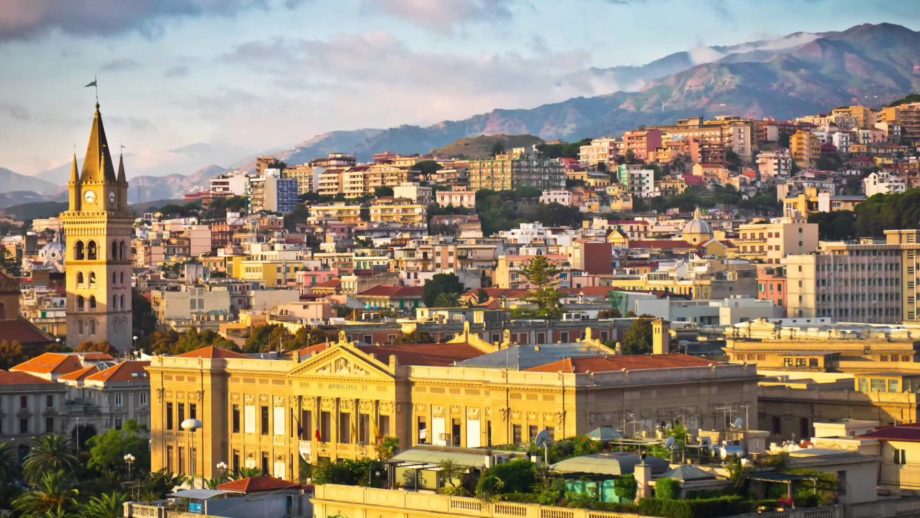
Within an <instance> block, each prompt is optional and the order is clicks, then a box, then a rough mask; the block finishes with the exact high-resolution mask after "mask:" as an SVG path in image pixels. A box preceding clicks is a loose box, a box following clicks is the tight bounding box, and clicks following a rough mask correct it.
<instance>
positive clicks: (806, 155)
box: [789, 130, 821, 169]
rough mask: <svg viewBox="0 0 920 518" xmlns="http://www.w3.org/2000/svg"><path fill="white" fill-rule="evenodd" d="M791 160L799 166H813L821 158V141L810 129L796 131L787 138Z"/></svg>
mask: <svg viewBox="0 0 920 518" xmlns="http://www.w3.org/2000/svg"><path fill="white" fill-rule="evenodd" d="M789 148H790V151H791V152H792V160H793V161H795V164H796V165H797V166H799V167H801V168H803V169H804V168H807V167H813V166H814V165H815V163H816V162H817V161H818V159H819V158H821V141H820V140H819V139H818V137H817V136H815V135H814V134H813V133H812V132H810V131H805V130H799V131H796V132H795V133H794V134H793V135H792V137H791V138H790V139H789Z"/></svg>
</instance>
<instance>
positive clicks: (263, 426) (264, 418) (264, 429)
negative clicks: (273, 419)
mask: <svg viewBox="0 0 920 518" xmlns="http://www.w3.org/2000/svg"><path fill="white" fill-rule="evenodd" d="M259 417H260V419H259V426H260V427H259V433H261V434H262V435H268V407H267V406H264V405H263V406H261V407H259Z"/></svg>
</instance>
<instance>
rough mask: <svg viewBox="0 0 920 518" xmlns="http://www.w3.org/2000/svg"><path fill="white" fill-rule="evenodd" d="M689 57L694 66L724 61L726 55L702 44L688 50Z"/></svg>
mask: <svg viewBox="0 0 920 518" xmlns="http://www.w3.org/2000/svg"><path fill="white" fill-rule="evenodd" d="M687 55H688V56H689V57H690V61H692V62H693V64H694V65H702V64H705V63H712V62H713V61H718V60H720V59H722V57H723V56H724V54H722V53H721V52H719V51H718V50H716V49H714V48H712V47H707V46H705V45H701V44H700V45H696V46H695V47H693V48H692V49H690V50H688V51H687Z"/></svg>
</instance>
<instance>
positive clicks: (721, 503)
mask: <svg viewBox="0 0 920 518" xmlns="http://www.w3.org/2000/svg"><path fill="white" fill-rule="evenodd" d="M749 511H751V503H750V502H749V501H746V500H744V499H742V498H741V497H740V496H723V497H719V498H705V499H699V500H662V499H660V498H643V499H642V500H640V501H639V513H640V514H645V515H650V516H664V517H666V518H695V517H697V516H730V515H733V514H741V513H746V512H749Z"/></svg>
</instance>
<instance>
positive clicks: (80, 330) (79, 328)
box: [77, 320, 83, 335]
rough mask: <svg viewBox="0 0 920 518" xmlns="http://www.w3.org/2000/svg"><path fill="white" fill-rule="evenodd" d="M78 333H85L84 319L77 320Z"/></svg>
mask: <svg viewBox="0 0 920 518" xmlns="http://www.w3.org/2000/svg"><path fill="white" fill-rule="evenodd" d="M77 334H78V335H82V334H83V321H82V320H77Z"/></svg>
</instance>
